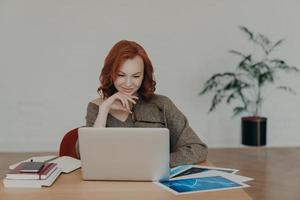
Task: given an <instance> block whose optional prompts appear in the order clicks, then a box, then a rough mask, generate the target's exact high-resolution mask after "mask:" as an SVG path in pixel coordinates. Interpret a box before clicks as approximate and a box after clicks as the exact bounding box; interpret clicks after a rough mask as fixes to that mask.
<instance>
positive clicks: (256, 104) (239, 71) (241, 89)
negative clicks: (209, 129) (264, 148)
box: [199, 26, 299, 146]
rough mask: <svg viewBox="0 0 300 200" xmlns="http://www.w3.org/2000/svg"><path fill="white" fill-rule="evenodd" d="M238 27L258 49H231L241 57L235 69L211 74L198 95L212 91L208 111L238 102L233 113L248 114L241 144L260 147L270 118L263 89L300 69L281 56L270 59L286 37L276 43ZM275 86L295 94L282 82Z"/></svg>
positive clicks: (243, 124)
mask: <svg viewBox="0 0 300 200" xmlns="http://www.w3.org/2000/svg"><path fill="white" fill-rule="evenodd" d="M239 28H240V30H241V31H242V32H243V33H244V34H246V35H247V37H248V38H249V42H250V43H252V44H253V45H254V50H255V51H253V52H252V53H248V54H246V53H242V52H240V51H236V50H231V51H229V52H230V53H231V54H234V55H236V56H238V57H239V58H240V61H239V62H238V64H237V67H236V69H235V70H234V71H232V72H224V73H217V74H214V75H212V76H211V77H210V78H209V79H208V80H207V81H206V82H205V85H204V87H203V89H202V91H201V92H200V93H199V95H203V94H206V93H208V92H212V93H213V98H212V102H211V106H210V108H209V112H211V111H213V110H215V108H216V106H217V105H219V104H220V103H221V102H223V101H226V103H228V104H231V103H233V102H235V103H237V104H235V105H237V106H235V107H234V108H233V116H237V115H241V114H244V116H245V117H242V143H243V144H245V145H251V146H260V145H265V144H266V128H267V127H266V125H267V118H266V117H262V116H261V107H262V103H263V101H264V96H263V92H264V90H263V88H264V87H265V86H266V85H268V84H269V85H270V84H275V81H276V80H277V79H278V76H279V75H280V74H279V72H281V71H282V72H299V70H298V68H297V67H294V66H290V65H288V64H287V63H286V62H285V61H284V60H282V59H278V58H271V56H270V54H271V53H272V52H273V50H274V49H275V48H276V47H278V46H280V45H281V44H282V43H283V41H284V40H283V39H280V40H278V41H277V42H274V43H273V42H272V41H271V40H269V38H268V37H267V36H265V35H263V34H260V33H258V34H254V33H253V32H252V31H250V30H249V29H248V28H246V27H244V26H240V27H239ZM276 88H277V89H281V90H284V91H287V92H290V93H292V94H296V92H295V91H294V90H293V89H292V88H290V87H287V86H282V85H281V86H277V87H276Z"/></svg>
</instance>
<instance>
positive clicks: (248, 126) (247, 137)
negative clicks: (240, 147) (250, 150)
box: [242, 116, 267, 146]
mask: <svg viewBox="0 0 300 200" xmlns="http://www.w3.org/2000/svg"><path fill="white" fill-rule="evenodd" d="M266 143H267V118H265V117H258V116H254V117H243V118H242V144H244V145H248V146H264V145H266Z"/></svg>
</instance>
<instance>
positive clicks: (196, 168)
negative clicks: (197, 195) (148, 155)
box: [170, 165, 238, 178]
mask: <svg viewBox="0 0 300 200" xmlns="http://www.w3.org/2000/svg"><path fill="white" fill-rule="evenodd" d="M209 170H218V171H222V172H227V173H236V172H237V171H238V170H237V169H230V168H220V167H211V166H202V165H182V166H178V167H175V168H172V169H171V175H170V178H175V177H176V178H177V177H180V176H187V175H191V174H198V173H202V172H205V171H209Z"/></svg>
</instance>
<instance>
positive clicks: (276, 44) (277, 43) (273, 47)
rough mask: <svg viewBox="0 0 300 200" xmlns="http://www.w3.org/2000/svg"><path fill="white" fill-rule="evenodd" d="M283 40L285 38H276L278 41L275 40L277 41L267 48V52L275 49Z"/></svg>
mask: <svg viewBox="0 0 300 200" xmlns="http://www.w3.org/2000/svg"><path fill="white" fill-rule="evenodd" d="M284 41H285V39H280V40H278V41H277V42H276V43H275V44H274V45H273V46H272V47H271V48H270V49H269V53H271V52H272V51H273V50H274V49H275V47H277V46H279V45H281V44H282V43H283V42H284Z"/></svg>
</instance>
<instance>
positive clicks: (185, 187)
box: [155, 176, 249, 195]
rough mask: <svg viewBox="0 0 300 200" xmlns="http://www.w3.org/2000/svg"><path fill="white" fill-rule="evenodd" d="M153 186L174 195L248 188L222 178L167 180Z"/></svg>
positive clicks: (243, 184)
mask: <svg viewBox="0 0 300 200" xmlns="http://www.w3.org/2000/svg"><path fill="white" fill-rule="evenodd" d="M155 184H156V185H158V186H160V187H162V188H163V189H166V190H168V191H170V192H172V193H173V194H176V195H182V194H189V193H196V192H208V191H217V190H228V189H236V188H244V187H249V185H247V184H245V183H239V182H236V181H234V180H231V179H229V178H225V177H222V176H210V177H199V178H190V179H180V180H169V181H165V182H155Z"/></svg>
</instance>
